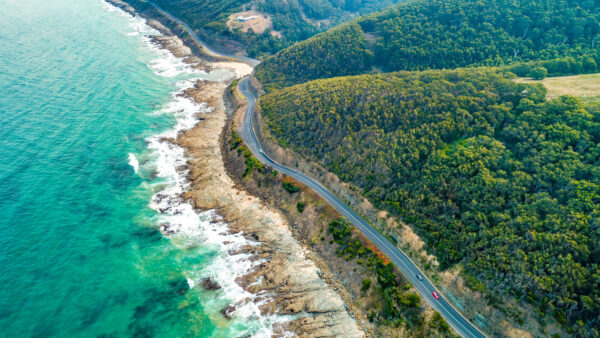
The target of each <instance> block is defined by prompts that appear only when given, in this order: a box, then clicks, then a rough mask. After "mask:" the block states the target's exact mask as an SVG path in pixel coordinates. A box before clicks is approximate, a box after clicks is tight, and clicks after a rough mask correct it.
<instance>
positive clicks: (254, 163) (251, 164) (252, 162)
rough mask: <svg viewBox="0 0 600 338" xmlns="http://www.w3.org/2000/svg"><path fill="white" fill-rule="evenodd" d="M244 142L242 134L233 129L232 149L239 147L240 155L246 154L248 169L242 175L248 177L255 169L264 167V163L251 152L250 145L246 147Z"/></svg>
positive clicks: (245, 161) (245, 160) (245, 159)
mask: <svg viewBox="0 0 600 338" xmlns="http://www.w3.org/2000/svg"><path fill="white" fill-rule="evenodd" d="M242 143H243V142H242V138H241V137H240V135H239V134H238V133H236V132H235V130H232V131H231V150H233V149H236V148H237V153H238V154H240V155H241V154H243V155H244V163H245V164H246V169H245V170H244V173H243V174H242V177H246V176H247V175H249V174H251V173H252V171H253V170H260V169H262V168H263V164H262V163H260V161H259V160H257V159H256V157H254V156H252V152H250V149H248V147H246V146H245V145H243V144H242Z"/></svg>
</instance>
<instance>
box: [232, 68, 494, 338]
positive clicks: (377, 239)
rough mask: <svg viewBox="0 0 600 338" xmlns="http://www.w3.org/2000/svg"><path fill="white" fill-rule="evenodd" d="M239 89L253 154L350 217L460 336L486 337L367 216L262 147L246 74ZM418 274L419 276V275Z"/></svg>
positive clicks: (243, 130)
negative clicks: (284, 163) (243, 98)
mask: <svg viewBox="0 0 600 338" xmlns="http://www.w3.org/2000/svg"><path fill="white" fill-rule="evenodd" d="M239 89H240V91H241V93H242V94H243V95H244V96H245V97H246V100H247V101H248V107H247V108H246V113H245V114H244V121H243V125H242V127H241V128H240V131H239V132H240V136H241V137H242V139H243V140H244V142H245V143H246V146H248V148H250V151H252V154H254V156H255V157H256V158H257V159H258V160H259V161H260V162H262V163H264V164H266V165H269V166H271V167H272V168H273V169H275V170H277V171H279V172H281V173H283V174H285V175H287V176H290V177H292V178H294V179H296V180H298V181H299V182H301V183H303V184H305V185H307V186H308V187H309V188H311V189H312V190H314V191H315V192H316V193H317V194H319V196H321V197H322V198H323V199H324V200H325V201H327V203H329V204H330V205H331V206H332V207H334V208H335V209H336V210H337V211H338V212H339V213H340V214H342V215H343V216H344V217H346V219H348V221H350V222H351V223H352V224H353V225H354V226H355V227H356V228H357V229H358V230H359V231H360V232H362V233H363V234H364V235H365V236H366V237H367V238H369V239H370V240H371V242H373V244H375V245H376V246H377V247H378V248H379V249H380V250H381V251H382V252H383V253H384V254H386V255H387V257H388V258H389V259H390V260H391V261H392V262H393V263H394V264H395V265H396V266H397V267H398V268H399V269H400V270H401V271H402V273H403V274H404V276H405V277H406V278H407V279H408V280H409V281H410V282H411V283H412V285H413V286H414V287H415V289H416V290H417V291H418V292H419V294H420V295H421V297H422V298H423V299H425V301H427V303H428V304H429V305H430V306H431V307H432V308H434V309H435V310H436V311H438V312H439V313H440V314H441V315H442V317H444V319H446V322H448V324H449V325H450V326H451V327H452V328H453V329H454V330H455V331H456V332H457V333H458V334H460V335H461V336H463V337H486V335H485V334H484V333H482V332H481V331H480V330H479V329H478V328H477V327H476V326H475V325H473V324H472V323H471V322H469V320H468V319H466V318H465V317H464V316H463V315H462V314H461V313H460V312H459V311H458V310H457V309H456V308H455V307H454V306H452V304H450V303H449V302H448V301H447V300H446V299H445V298H444V296H443V295H442V293H441V292H439V291H438V290H437V289H436V288H435V286H434V285H433V284H432V283H431V282H430V281H429V280H428V279H427V277H425V274H423V272H422V271H421V270H420V269H419V268H418V267H417V266H416V265H415V264H414V263H413V261H412V260H411V259H410V258H409V257H408V256H407V255H406V254H405V253H404V252H403V251H402V250H400V249H398V248H397V247H396V246H395V245H393V244H392V243H391V242H390V241H389V240H388V239H386V238H385V237H384V236H383V235H381V234H380V233H379V232H378V231H377V230H375V229H374V228H373V227H372V226H371V225H370V224H369V223H368V222H367V221H366V220H364V219H363V218H362V217H361V216H359V215H358V214H357V213H356V212H355V211H354V210H352V209H351V208H350V207H349V206H347V205H346V204H345V203H344V202H342V201H341V200H340V199H339V198H337V196H335V195H334V194H333V193H331V192H330V191H329V190H327V188H325V187H324V186H323V185H322V184H321V183H319V182H318V181H317V180H315V179H314V178H312V177H309V176H306V175H304V174H303V173H301V172H299V171H297V170H294V169H292V168H289V167H286V166H284V165H282V164H279V163H277V162H276V161H274V160H273V159H271V158H270V157H269V156H268V155H267V154H266V153H265V151H264V150H263V148H262V146H261V144H260V142H259V141H258V138H257V137H256V133H255V128H254V122H255V118H254V113H255V107H256V94H255V93H254V91H253V90H252V88H251V86H250V81H249V80H248V78H244V79H242V80H241V81H240V84H239ZM417 275H419V276H421V278H418V277H417ZM434 291H435V292H437V293H438V295H439V299H435V297H433V294H432V292H434Z"/></svg>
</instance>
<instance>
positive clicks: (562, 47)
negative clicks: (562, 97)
mask: <svg viewBox="0 0 600 338" xmlns="http://www.w3.org/2000/svg"><path fill="white" fill-rule="evenodd" d="M599 23H600V1H598V0H569V1H545V0H527V1H525V0H495V1H494V0H491V1H479V0H449V1H448V0H431V1H420V0H413V1H410V2H407V3H402V4H399V5H397V6H394V7H392V8H390V9H388V10H384V11H382V12H377V13H373V14H370V15H367V16H364V17H361V18H357V19H355V20H352V21H351V22H349V23H347V24H345V25H344V26H342V27H340V28H339V29H335V30H331V31H328V32H326V33H323V34H320V35H318V36H315V37H313V38H311V39H309V40H307V41H305V42H302V43H301V44H297V45H294V46H291V47H290V48H288V49H286V50H283V51H281V52H279V53H278V54H276V55H275V56H273V57H272V58H270V59H268V60H266V62H264V63H263V64H261V65H260V66H259V67H258V68H257V70H256V75H257V77H258V78H259V80H260V81H261V82H262V83H263V84H264V85H265V87H266V88H267V89H272V88H280V87H285V86H289V85H293V84H297V83H302V82H305V81H308V80H314V79H319V78H326V77H331V76H332V74H334V75H335V76H344V75H353V74H359V73H366V72H370V71H373V70H383V71H398V70H424V69H448V68H457V67H465V66H473V65H488V66H491V65H494V66H496V65H503V64H508V63H514V62H527V61H538V60H550V59H557V58H565V57H569V56H575V57H577V58H579V59H578V60H576V61H577V62H579V63H580V64H579V66H576V68H577V67H579V68H581V69H578V70H579V72H580V73H581V72H593V71H597V70H598V67H597V64H599V63H600V62H599V61H600V56H599V55H598V50H599V49H598V40H600V39H599V38H600V35H599V33H600V24H599ZM349 29H351V30H352V31H356V32H354V33H353V37H354V38H353V40H352V41H351V42H349V43H348V44H347V45H337V46H332V45H331V44H330V43H329V41H332V40H336V39H339V38H338V37H336V36H337V35H344V34H345V33H346V31H347V30H349ZM355 46H361V48H362V49H361V51H360V58H361V59H368V62H365V63H362V64H360V65H359V66H358V67H357V66H356V62H355V61H354V58H355V56H356V54H357V53H358V52H357V51H352V49H354V48H355ZM363 46H368V48H363ZM323 50H325V51H326V52H327V53H328V55H327V59H329V60H333V62H332V63H330V62H323V58H322V56H321V55H322V51H323ZM311 55H312V56H311ZM583 56H586V57H585V58H584V57H583ZM584 63H585V64H587V66H586V67H587V68H586V69H585V70H584V69H583V65H584ZM550 73H552V71H550ZM524 75H528V74H524Z"/></svg>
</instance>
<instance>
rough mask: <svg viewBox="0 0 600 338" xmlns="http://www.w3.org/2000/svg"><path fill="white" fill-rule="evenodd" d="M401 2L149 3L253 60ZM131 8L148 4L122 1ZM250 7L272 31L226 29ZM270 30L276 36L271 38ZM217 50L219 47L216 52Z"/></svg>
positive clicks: (167, 0)
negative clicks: (231, 18)
mask: <svg viewBox="0 0 600 338" xmlns="http://www.w3.org/2000/svg"><path fill="white" fill-rule="evenodd" d="M399 1H400V0H355V1H353V0H349V1H339V0H318V1H317V0H288V1H278V0H255V1H247V0H246V1H242V0H153V2H154V3H156V4H158V5H159V6H161V7H162V8H164V9H165V10H167V11H169V12H170V13H172V14H173V15H175V16H177V17H179V18H181V19H182V20H184V21H185V22H186V23H187V24H188V25H189V26H190V27H192V29H194V30H195V31H196V33H198V34H199V35H200V36H202V38H203V39H205V40H206V41H208V42H210V43H211V44H213V45H215V46H216V47H217V49H231V48H234V49H238V50H245V51H246V52H247V53H248V55H250V56H252V57H260V56H262V55H269V54H273V53H275V52H277V51H279V50H281V49H283V48H285V47H288V46H290V45H291V44H293V43H295V42H297V41H302V40H305V39H307V38H309V37H311V36H313V35H315V34H317V33H319V32H322V31H325V30H327V29H328V28H331V27H333V26H335V25H337V24H340V23H342V22H344V21H347V20H349V19H351V18H353V17H356V16H358V15H362V14H366V13H370V12H373V11H377V10H381V9H383V8H385V7H388V6H390V5H393V4H397V3H398V2H399ZM126 2H128V3H130V4H132V5H133V6H134V7H135V8H138V9H139V8H142V7H144V6H148V5H149V4H148V2H147V0H126ZM249 9H255V10H257V11H259V12H261V13H265V14H267V15H269V16H270V17H271V20H272V22H273V27H272V28H271V29H267V30H266V31H265V32H262V33H260V34H257V33H254V32H246V33H244V32H242V31H240V30H230V28H229V27H227V20H228V19H229V16H230V15H231V14H234V13H237V12H240V11H243V10H249ZM272 31H277V32H280V33H281V36H276V35H273V34H271V32H272ZM219 47H220V48H219Z"/></svg>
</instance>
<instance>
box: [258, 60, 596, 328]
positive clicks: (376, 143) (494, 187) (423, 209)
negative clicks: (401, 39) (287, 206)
mask: <svg viewBox="0 0 600 338" xmlns="http://www.w3.org/2000/svg"><path fill="white" fill-rule="evenodd" d="M512 76H514V75H511V74H510V73H506V72H501V71H498V70H497V69H490V68H469V69H458V70H453V71H425V72H400V73H389V74H379V75H360V76H353V77H341V78H332V79H327V80H317V81H311V82H308V83H304V84H301V85H296V86H293V87H289V88H285V89H282V90H278V91H275V92H273V93H270V94H267V95H265V96H263V97H262V98H261V102H260V105H261V109H262V112H263V114H264V116H265V117H266V119H267V121H268V125H269V128H270V130H271V132H272V133H273V134H274V135H275V136H276V137H277V138H278V139H279V140H280V141H281V142H282V144H283V145H286V146H290V147H292V148H293V149H294V150H296V151H297V152H299V153H301V154H303V155H304V156H307V157H308V158H310V159H312V160H315V161H318V162H321V163H322V164H323V165H325V166H326V167H327V168H328V169H329V170H330V171H332V172H334V173H336V174H337V175H339V177H340V178H341V179H342V180H344V181H347V182H351V183H352V184H353V185H355V186H357V187H359V188H361V189H362V193H363V194H364V195H365V196H366V197H368V198H369V199H370V200H371V201H372V202H373V203H374V204H375V205H376V206H377V207H380V208H384V209H387V210H389V211H391V212H392V213H394V214H396V215H398V216H401V217H402V218H403V219H405V220H406V221H407V222H409V223H410V224H412V225H413V227H414V228H415V229H416V230H417V232H418V233H419V235H420V236H422V238H423V239H425V240H426V242H427V243H428V247H429V248H430V249H431V250H433V251H434V253H435V254H436V255H437V257H438V259H439V260H440V262H441V264H442V265H443V267H448V266H452V265H454V264H456V263H459V262H460V263H463V264H464V266H465V267H466V271H467V273H468V274H470V275H471V276H474V278H475V280H476V281H479V282H482V283H484V285H487V286H488V288H491V289H495V290H503V291H507V292H509V293H510V294H512V295H514V296H515V297H517V298H518V299H519V300H520V301H526V302H531V303H533V304H534V305H536V306H537V307H538V309H539V311H540V314H541V315H544V316H545V315H549V316H553V317H554V318H556V320H557V321H559V322H560V323H562V324H565V325H567V326H568V327H569V329H570V330H573V332H579V333H585V334H588V333H590V332H592V333H593V332H595V333H596V334H597V333H598V332H597V331H594V330H597V328H598V325H600V265H599V264H600V112H599V111H598V109H595V108H592V107H586V106H585V105H584V104H583V103H582V102H581V101H580V100H579V99H577V98H574V97H561V98H557V99H554V100H552V101H548V102H547V101H546V100H545V93H546V91H545V88H544V87H542V86H541V85H531V84H522V83H516V82H515V81H513V79H512Z"/></svg>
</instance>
